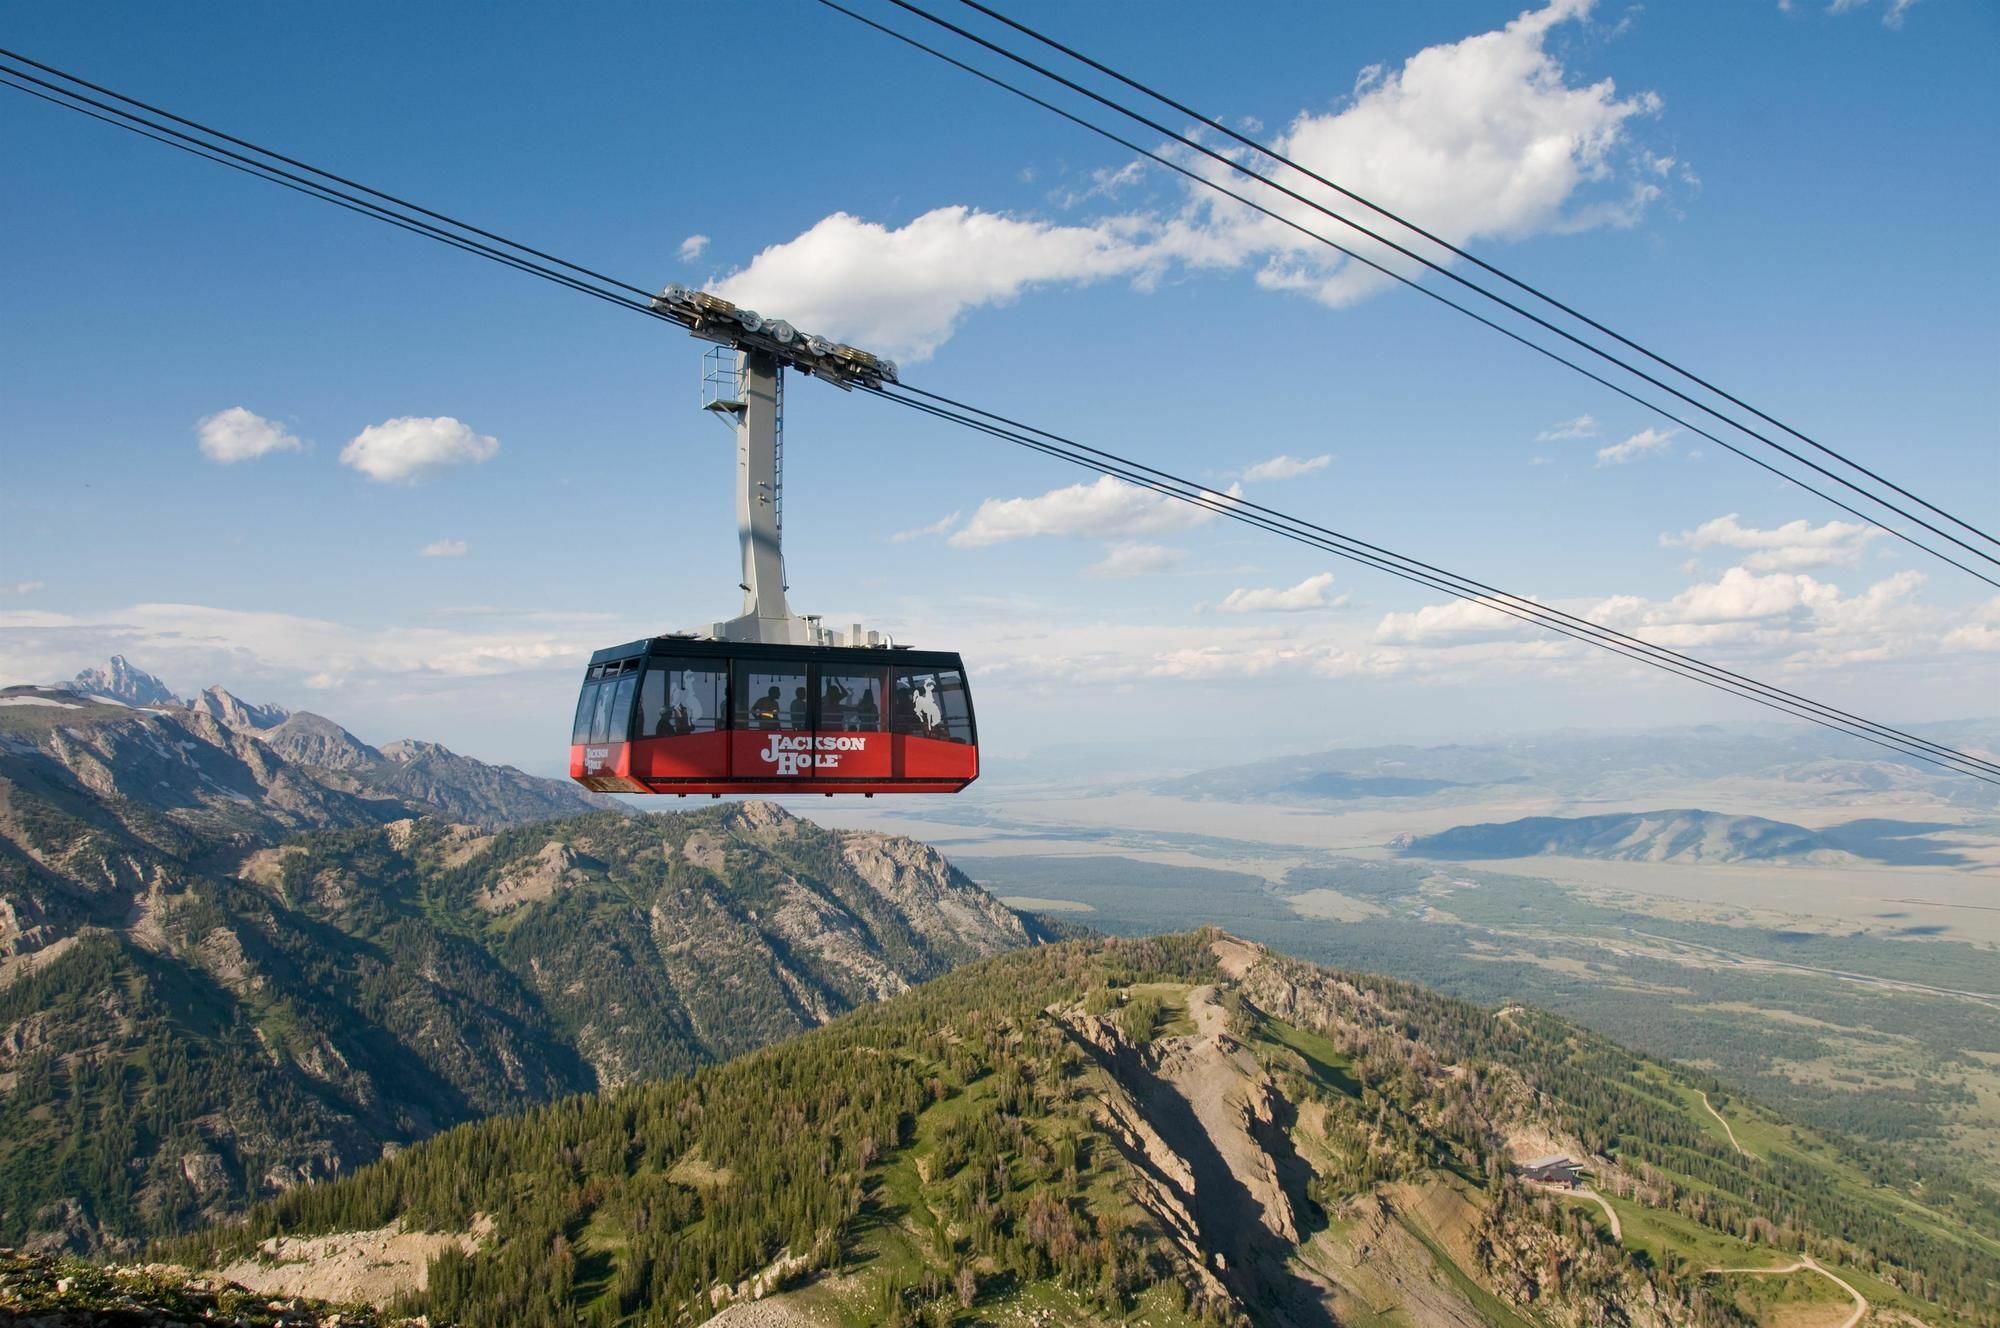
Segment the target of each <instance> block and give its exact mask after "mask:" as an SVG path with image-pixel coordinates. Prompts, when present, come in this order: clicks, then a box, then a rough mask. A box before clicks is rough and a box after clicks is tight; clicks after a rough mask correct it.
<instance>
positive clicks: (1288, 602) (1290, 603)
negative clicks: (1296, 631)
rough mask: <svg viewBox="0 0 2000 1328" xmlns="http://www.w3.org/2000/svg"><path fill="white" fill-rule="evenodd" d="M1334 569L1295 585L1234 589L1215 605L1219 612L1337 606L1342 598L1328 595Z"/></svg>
mask: <svg viewBox="0 0 2000 1328" xmlns="http://www.w3.org/2000/svg"><path fill="white" fill-rule="evenodd" d="M1332 585H1333V573H1332V572H1321V573H1320V574H1319V575H1318V576H1309V577H1307V578H1306V579H1305V580H1303V581H1301V582H1299V583H1298V584H1297V585H1295V586H1286V587H1283V588H1279V587H1276V586H1266V587H1262V588H1259V589H1256V590H1247V589H1242V588H1238V589H1236V590H1232V591H1230V592H1229V594H1228V595H1227V596H1226V597H1225V598H1224V599H1223V601H1222V603H1220V604H1218V605H1216V606H1215V608H1216V612H1218V613H1307V612H1310V611H1312V610H1314V609H1332V608H1338V607H1339V606H1340V604H1341V603H1342V602H1343V600H1344V598H1345V597H1342V599H1328V598H1327V594H1326V592H1327V590H1328V588H1329V587H1331V586H1332Z"/></svg>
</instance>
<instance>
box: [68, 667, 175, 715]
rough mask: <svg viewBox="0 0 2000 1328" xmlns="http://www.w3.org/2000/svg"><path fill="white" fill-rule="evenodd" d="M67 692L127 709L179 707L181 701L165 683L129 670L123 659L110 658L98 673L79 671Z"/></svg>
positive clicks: (90, 670) (96, 671) (138, 669)
mask: <svg viewBox="0 0 2000 1328" xmlns="http://www.w3.org/2000/svg"><path fill="white" fill-rule="evenodd" d="M70 690H72V691H77V692H82V693H83V694H84V695H86V696H100V697H104V698H105V699H107V700H111V701H117V702H120V703H122V704H124V705H128V706H177V705H179V704H181V699H180V698H179V697H178V696H175V695H174V694H173V691H172V690H171V689H170V688H168V686H167V685H166V684H165V683H163V682H161V681H160V680H159V679H158V678H155V677H154V676H153V675H152V674H150V673H148V672H146V671H145V670H144V669H141V668H135V667H133V665H132V662H131V661H130V660H128V659H126V658H125V657H124V656H123V655H113V656H112V657H111V662H110V663H109V664H107V665H106V666H105V667H103V668H101V669H85V670H83V671H82V672H81V673H79V674H77V675H76V678H75V680H74V681H73V682H72V683H71V684H70Z"/></svg>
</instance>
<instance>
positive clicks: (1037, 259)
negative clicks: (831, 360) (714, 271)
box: [716, 207, 1158, 360]
mask: <svg viewBox="0 0 2000 1328" xmlns="http://www.w3.org/2000/svg"><path fill="white" fill-rule="evenodd" d="M1127 230H1129V228H1128V227H1125V226H1122V225H1121V224H1120V223H1118V222H1116V221H1110V222H1100V223H1098V224H1097V225H1094V226H1055V225H1050V224H1049V223H1047V222H1040V221H1025V220H1020V219H1017V218H1014V217H1005V216H1001V215H999V214H997V213H993V212H981V211H977V210H975V209H972V208H965V207H943V208H938V209H936V210H934V211H931V212H926V213H925V214H923V215H922V216H920V217H917V218H916V219H915V220H913V221H911V222H910V223H909V224H908V225H906V226H902V227H900V228H897V229H894V230H891V229H889V228H888V227H886V226H882V225H880V224H878V223H876V222H872V221H862V220H861V219H860V218H858V217H851V216H849V215H848V214H847V213H845V212H836V213H834V214H833V215H832V216H830V217H827V218H825V219H824V220H822V221H820V222H819V223H818V224H817V225H815V226H814V227H813V228H812V229H811V230H808V231H807V232H805V233H804V234H803V235H801V236H799V237H798V238H797V239H794V240H790V241H787V242H786V243H784V244H776V245H772V246H771V247H770V248H768V249H766V250H764V251H763V252H762V253H760V254H758V255H757V256H756V257H755V258H753V259H751V260H750V265H749V266H748V267H746V268H743V269H742V270H741V271H738V272H735V273H732V274H731V275H730V276H729V277H727V278H726V279H724V280H723V281H722V282H721V283H720V284H719V285H718V286H717V287H716V292H717V294H720V295H722V296H723V297H724V298H726V299H730V300H734V301H735V302H736V303H737V304H740V305H744V306H747V307H751V308H755V309H757V310H758V311H759V312H761V313H763V314H764V315H765V316H766V317H779V318H784V319H786V320H787V321H789V322H791V323H793V324H794V325H796V326H798V327H800V328H803V329H805V330H807V331H811V332H818V333H820V334H822V335H830V336H836V337H840V338H843V339H845V340H847V341H850V342H853V343H854V344H855V345H858V346H865V347H866V348H868V349H869V350H872V351H876V352H879V353H884V354H893V355H901V356H904V357H907V358H909V359H915V360H921V359H925V358H927V357H929V356H930V354H931V353H932V352H933V351H935V350H936V349H937V348H938V347H939V346H940V345H942V344H944V342H945V341H946V340H947V339H948V338H949V337H950V336H951V334H952V331H953V330H954V329H955V328H956V327H957V326H958V321H959V319H960V318H961V317H962V316H963V315H964V314H965V313H966V312H967V311H968V310H971V309H977V308H981V307H983V306H986V305H991V304H1006V303H1008V302H1010V301H1012V300H1013V299H1015V298H1016V297H1017V296H1019V295H1020V293H1021V292H1022V291H1023V290H1024V289H1026V288H1028V287H1029V286H1033V285H1036V284H1038V283H1042V282H1049V281H1063V282H1085V281H1096V280H1100V279H1102V278H1105V277H1114V276H1120V275H1124V274H1127V273H1132V272H1135V271H1138V270H1139V269H1141V268H1144V267H1147V266H1148V265H1151V264H1154V263H1156V262H1157V261H1158V259H1157V258H1156V257H1155V256H1153V255H1152V254H1151V253H1150V252H1149V251H1148V250H1147V249H1146V248H1145V247H1144V246H1143V245H1141V244H1138V243H1135V242H1134V241H1133V239H1132V238H1131V237H1129V236H1128V235H1127V234H1124V233H1122V232H1125V231H1127Z"/></svg>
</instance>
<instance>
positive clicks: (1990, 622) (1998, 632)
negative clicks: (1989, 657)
mask: <svg viewBox="0 0 2000 1328" xmlns="http://www.w3.org/2000/svg"><path fill="white" fill-rule="evenodd" d="M1944 648H1945V649H1946V650H1976V651H2000V597H1995V598H1993V599H1989V600H1987V601H1986V602H1985V603H1984V604H1982V605H1980V606H1979V607H1978V608H1977V609H1974V610H1973V611H1972V618H1971V621H1969V622H1966V623H1962V624H1960V625H1959V626H1957V627H1954V628H1952V629H1951V630H1950V631H1949V632H1946V633H1945V637H1944Z"/></svg>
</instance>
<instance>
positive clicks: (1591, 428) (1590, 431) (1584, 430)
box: [1535, 415, 1597, 443]
mask: <svg viewBox="0 0 2000 1328" xmlns="http://www.w3.org/2000/svg"><path fill="white" fill-rule="evenodd" d="M1595 437H1597V420H1596V419H1595V418H1593V417H1592V416H1589V415H1579V416H1577V417H1576V418H1575V419H1573V420H1564V421H1563V422H1562V423H1561V424H1556V425H1551V426H1550V427H1548V428H1546V429H1544V430H1542V431H1541V432H1540V433H1538V434H1536V435H1535V441H1536V442H1538V443H1559V442H1564V441H1566V440H1568V439H1571V438H1595Z"/></svg>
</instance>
